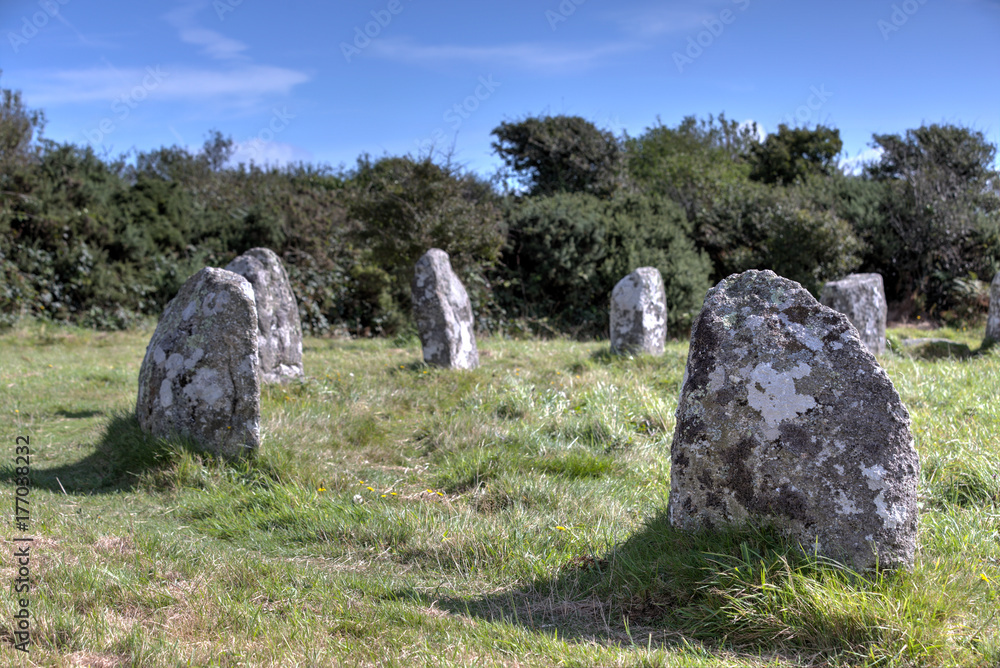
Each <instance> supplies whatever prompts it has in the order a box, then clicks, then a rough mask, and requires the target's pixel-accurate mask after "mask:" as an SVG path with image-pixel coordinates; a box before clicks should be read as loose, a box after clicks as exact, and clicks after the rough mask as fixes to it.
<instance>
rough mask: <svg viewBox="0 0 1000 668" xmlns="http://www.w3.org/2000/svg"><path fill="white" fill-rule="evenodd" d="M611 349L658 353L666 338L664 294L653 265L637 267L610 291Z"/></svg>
mask: <svg viewBox="0 0 1000 668" xmlns="http://www.w3.org/2000/svg"><path fill="white" fill-rule="evenodd" d="M610 329H611V351H612V352H614V353H618V354H634V353H648V354H650V355H662V354H663V346H664V343H665V342H666V339H667V295H666V293H665V292H664V290H663V276H661V275H660V270H659V269H656V268H655V267H640V268H639V269H636V270H635V271H633V272H632V273H631V274H629V275H628V276H626V277H625V278H623V279H622V280H620V281H618V284H617V285H615V287H614V289H613V290H612V291H611V328H610Z"/></svg>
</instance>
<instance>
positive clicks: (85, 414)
mask: <svg viewBox="0 0 1000 668" xmlns="http://www.w3.org/2000/svg"><path fill="white" fill-rule="evenodd" d="M104 414H105V413H104V411H65V410H58V411H56V415H58V416H59V417H64V418H74V419H76V418H92V417H97V416H98V415H104Z"/></svg>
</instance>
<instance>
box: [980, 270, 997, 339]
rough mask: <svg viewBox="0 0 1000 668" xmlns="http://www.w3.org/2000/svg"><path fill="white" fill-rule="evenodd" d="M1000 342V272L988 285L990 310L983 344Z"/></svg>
mask: <svg viewBox="0 0 1000 668" xmlns="http://www.w3.org/2000/svg"><path fill="white" fill-rule="evenodd" d="M991 342H1000V271H998V272H997V275H996V276H994V277H993V282H992V283H990V310H989V311H988V313H987V315H986V336H985V337H984V338H983V343H991Z"/></svg>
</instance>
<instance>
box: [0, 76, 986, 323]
mask: <svg viewBox="0 0 1000 668" xmlns="http://www.w3.org/2000/svg"><path fill="white" fill-rule="evenodd" d="M0 95H2V98H0V323H11V322H14V321H15V320H16V319H17V318H19V317H22V316H24V315H32V316H36V317H46V318H53V319H62V320H70V321H74V322H77V323H80V324H83V325H86V326H93V327H98V328H122V327H128V326H130V325H132V324H133V323H134V322H136V321H137V320H138V319H139V318H142V317H144V316H150V315H152V316H157V315H159V314H160V312H161V311H162V309H163V307H164V306H165V304H166V302H167V301H169V300H170V298H172V297H173V295H174V294H175V293H176V292H177V290H178V288H179V287H180V286H181V284H182V283H183V282H184V281H185V280H186V279H187V278H188V276H190V275H191V274H193V273H194V272H195V271H197V270H198V269H200V268H201V267H203V266H225V265H226V264H227V263H228V262H229V261H230V260H231V259H232V258H234V257H235V256H236V255H238V254H240V253H242V252H243V251H245V250H246V249H248V248H251V247H254V246H266V247H268V248H271V249H273V250H275V251H276V252H277V253H278V254H279V255H281V256H282V258H283V259H284V261H285V265H286V267H287V269H288V272H289V275H290V277H291V280H292V282H293V288H294V290H295V292H296V295H297V297H298V299H299V302H300V310H301V315H302V320H303V326H304V328H305V329H306V330H307V331H309V332H311V333H313V334H323V333H328V332H331V331H333V330H336V329H340V330H346V331H348V332H350V333H352V334H355V335H379V334H393V333H397V332H400V331H404V330H406V329H407V328H409V327H411V324H410V323H411V318H410V301H409V299H410V292H409V285H410V277H411V274H412V268H413V264H414V263H415V262H416V260H417V259H418V258H419V257H420V255H421V254H423V252H424V251H425V250H426V249H428V248H430V247H433V246H436V247H439V248H442V249H444V250H446V251H448V253H449V254H450V255H451V258H452V264H453V266H454V267H455V268H456V271H458V272H459V275H460V276H461V277H462V278H463V280H464V281H465V283H466V286H467V288H468V290H469V293H470V296H471V297H472V299H473V306H474V308H475V310H476V313H477V324H478V326H479V327H480V328H481V329H484V330H490V331H507V332H509V331H512V330H515V329H520V330H526V331H530V332H533V333H566V334H570V335H575V336H602V335H606V329H607V301H608V296H609V294H610V292H611V288H612V287H613V286H614V284H615V283H616V282H617V281H618V280H619V279H620V278H621V277H622V276H624V275H625V274H627V273H629V272H630V271H631V270H633V269H635V268H636V267H639V266H647V265H648V266H655V267H657V268H659V270H660V271H661V273H662V274H663V277H664V283H665V285H666V289H667V298H668V304H669V307H670V319H671V328H672V330H673V331H674V332H675V333H680V332H682V331H683V330H684V329H685V328H686V327H687V326H688V325H689V324H690V321H691V319H692V318H693V316H694V315H695V314H696V312H697V310H698V309H699V308H700V306H701V302H702V300H703V298H704V295H705V291H706V290H707V289H708V288H709V287H710V286H711V285H712V284H714V283H715V282H716V281H718V280H719V279H721V278H723V277H725V276H726V275H728V274H730V273H733V272H738V271H743V270H746V269H753V268H757V269H761V268H769V269H773V270H774V271H776V272H777V273H779V274H781V275H782V276H786V277H788V278H791V279H794V280H796V281H799V282H800V283H802V284H803V285H804V286H805V287H807V288H808V289H809V290H811V291H812V292H813V293H814V294H818V291H819V290H820V289H821V287H822V284H823V283H824V282H825V281H827V280H831V279H835V278H839V277H841V276H843V275H844V274H847V273H849V272H852V271H876V272H879V273H881V274H882V275H883V277H884V279H885V285H886V292H887V297H888V298H889V300H890V301H891V302H897V303H898V304H900V305H901V308H904V309H906V310H908V311H909V312H910V313H925V314H928V315H930V316H932V317H935V318H938V319H941V320H944V321H948V322H968V321H972V320H975V319H976V318H978V317H981V314H982V313H983V312H984V309H985V305H986V301H985V300H986V286H985V284H984V282H983V280H981V279H985V280H986V281H988V280H989V279H990V278H991V277H992V275H993V273H994V272H995V271H997V269H1000V185H998V184H1000V179H998V174H997V172H995V171H994V169H993V161H994V158H995V154H996V147H994V146H992V145H991V144H989V143H988V142H987V141H986V140H985V138H984V136H983V134H982V133H981V132H978V131H974V130H972V129H969V128H964V127H958V126H953V125H928V126H924V127H921V128H918V129H914V130H909V131H907V132H906V133H905V134H904V135H878V134H876V135H874V136H873V143H874V145H877V146H879V147H881V148H882V149H883V151H884V152H883V154H882V157H881V159H880V160H879V161H877V162H875V163H873V164H870V165H868V166H867V167H866V168H865V169H864V171H863V173H861V174H858V175H847V174H844V173H842V172H841V171H840V170H839V169H838V168H837V163H836V158H837V156H838V154H839V153H840V152H841V148H842V145H841V140H840V136H839V131H838V130H836V129H834V128H828V127H824V126H817V127H815V128H812V129H810V128H790V127H787V126H784V125H782V126H780V127H779V130H778V132H777V133H775V134H772V135H769V136H768V137H767V138H766V139H765V140H764V141H763V142H761V141H759V140H758V139H757V137H756V134H755V132H754V129H753V128H745V127H740V126H739V125H738V124H737V123H735V122H733V121H731V120H728V119H726V118H725V117H724V116H722V115H720V116H719V117H718V118H714V117H709V118H708V119H707V120H698V119H696V118H694V117H689V118H686V119H684V121H683V122H682V123H680V124H679V125H678V126H676V127H667V126H665V125H663V124H662V123H659V122H658V123H657V124H656V125H654V126H652V127H650V128H648V129H647V130H646V131H645V132H644V133H643V134H641V135H640V136H638V137H630V136H627V135H625V136H621V137H616V136H614V135H613V134H612V133H610V132H608V131H605V130H601V129H599V128H597V127H595V126H594V125H593V124H592V123H591V122H589V121H587V120H585V119H583V118H579V117H574V116H547V117H528V118H525V119H523V120H521V121H517V122H504V123H501V124H500V125H499V126H498V127H497V128H495V129H494V130H493V133H492V135H493V137H494V138H495V141H494V143H493V148H494V150H495V152H496V154H497V155H498V156H500V157H501V158H502V160H503V162H504V167H503V168H502V169H501V170H500V172H499V173H498V174H496V175H494V176H493V177H492V179H491V180H485V179H483V178H482V177H480V176H477V175H475V174H473V173H470V172H468V171H465V170H463V169H462V168H461V167H458V166H456V165H454V164H453V163H451V162H450V160H448V159H447V158H436V157H434V156H416V157H415V156H395V157H383V158H378V159H372V158H371V157H369V156H367V155H365V156H362V157H361V158H359V159H358V161H357V164H356V165H355V166H354V167H352V168H351V169H347V170H333V169H330V168H327V167H315V166H311V165H305V164H300V165H295V166H287V167H283V168H261V167H258V166H255V165H250V166H247V165H242V164H241V165H239V166H235V167H234V166H231V164H230V159H231V157H232V154H233V149H234V145H233V142H232V140H230V139H227V138H225V137H224V136H222V135H221V134H219V133H214V134H213V135H212V136H211V137H210V138H209V139H208V141H206V142H205V144H204V146H203V148H202V149H201V150H200V151H198V152H196V153H192V152H189V151H187V150H185V149H183V148H178V147H172V148H161V149H158V150H154V151H149V152H140V153H138V154H136V155H134V156H131V157H126V156H122V157H119V158H115V159H109V158H102V157H100V156H97V155H95V153H94V152H93V150H92V149H91V148H90V147H89V146H76V145H72V144H57V143H55V142H51V141H48V140H44V139H40V138H39V135H40V131H41V128H42V126H43V123H44V117H43V115H42V114H41V113H40V112H37V111H32V110H28V109H26V108H25V107H24V105H23V103H22V101H21V98H20V95H19V93H17V92H15V91H10V90H0Z"/></svg>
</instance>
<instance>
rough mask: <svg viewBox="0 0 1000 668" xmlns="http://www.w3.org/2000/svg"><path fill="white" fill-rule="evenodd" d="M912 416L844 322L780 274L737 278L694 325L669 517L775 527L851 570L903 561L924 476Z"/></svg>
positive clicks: (709, 301)
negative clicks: (921, 476) (911, 423)
mask: <svg viewBox="0 0 1000 668" xmlns="http://www.w3.org/2000/svg"><path fill="white" fill-rule="evenodd" d="M909 424H910V417H909V414H908V413H907V411H906V408H905V407H904V406H903V404H902V402H901V401H900V399H899V395H898V394H897V393H896V390H895V389H894V388H893V386H892V382H891V381H890V380H889V377H888V376H887V375H886V373H885V371H883V370H882V368H881V367H880V366H879V365H878V362H877V361H876V359H875V357H874V356H873V355H872V354H871V353H870V352H868V350H867V349H866V348H865V347H864V346H863V345H862V343H861V340H860V339H859V338H858V333H857V330H856V329H855V328H854V327H852V326H851V324H850V322H848V320H847V317H846V316H844V315H843V314H841V313H838V312H836V311H833V310H832V309H830V308H827V307H825V306H823V305H821V304H820V303H819V302H817V301H816V300H815V299H814V298H813V297H812V295H810V294H809V292H808V291H807V290H805V289H804V288H802V286H800V285H799V284H798V283H795V282H794V281H790V280H787V279H784V278H781V277H780V276H777V275H776V274H774V272H771V271H747V272H744V273H742V274H734V275H732V276H730V277H728V278H726V279H724V280H723V281H721V282H720V283H719V284H718V285H716V286H715V287H714V288H712V289H711V290H710V291H709V292H708V296H707V297H706V299H705V305H704V307H703V309H702V311H701V313H700V314H699V315H698V318H697V319H696V320H695V323H694V326H693V328H692V331H691V348H690V352H689V354H688V361H687V368H686V370H685V375H684V382H683V388H682V390H681V396H680V403H679V405H678V407H677V426H676V430H675V431H674V440H673V445H672V447H671V459H672V464H671V472H670V482H671V487H670V501H669V517H670V522H671V524H672V525H674V526H677V527H682V528H688V529H694V528H699V527H714V526H719V525H743V524H746V523H756V524H770V525H773V526H776V527H778V528H779V529H781V530H783V531H784V532H785V533H786V534H787V535H789V536H791V537H792V538H794V539H795V540H797V541H798V543H799V544H800V545H801V546H802V548H803V549H804V550H807V551H809V552H814V551H815V552H816V553H818V554H820V555H824V556H827V557H830V558H832V559H835V560H838V561H840V562H841V563H846V564H847V565H849V566H851V567H853V568H855V569H858V570H867V569H871V568H873V567H875V566H876V564H877V565H878V567H880V568H894V567H908V566H910V565H912V563H913V554H914V549H915V545H916V534H917V477H918V473H919V461H918V459H917V452H916V450H915V449H914V446H913V437H912V436H911V434H910V429H909Z"/></svg>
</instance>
